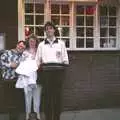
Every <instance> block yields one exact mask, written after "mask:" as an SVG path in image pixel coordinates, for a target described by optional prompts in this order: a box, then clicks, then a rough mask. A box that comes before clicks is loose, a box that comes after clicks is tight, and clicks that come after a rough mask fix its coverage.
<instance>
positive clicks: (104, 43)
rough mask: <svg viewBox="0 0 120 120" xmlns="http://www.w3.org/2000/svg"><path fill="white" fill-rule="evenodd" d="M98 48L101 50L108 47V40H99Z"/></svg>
mask: <svg viewBox="0 0 120 120" xmlns="http://www.w3.org/2000/svg"><path fill="white" fill-rule="evenodd" d="M100 47H102V48H107V47H108V39H107V38H100Z"/></svg>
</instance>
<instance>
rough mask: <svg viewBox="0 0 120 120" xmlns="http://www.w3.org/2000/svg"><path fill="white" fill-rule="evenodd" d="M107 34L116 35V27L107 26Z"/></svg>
mask: <svg viewBox="0 0 120 120" xmlns="http://www.w3.org/2000/svg"><path fill="white" fill-rule="evenodd" d="M109 36H116V28H109Z"/></svg>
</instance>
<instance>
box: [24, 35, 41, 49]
mask: <svg viewBox="0 0 120 120" xmlns="http://www.w3.org/2000/svg"><path fill="white" fill-rule="evenodd" d="M30 39H33V40H36V48H37V47H38V44H39V42H38V38H37V36H36V35H34V34H31V35H29V36H28V38H27V39H26V49H28V48H30V46H29V40H30Z"/></svg>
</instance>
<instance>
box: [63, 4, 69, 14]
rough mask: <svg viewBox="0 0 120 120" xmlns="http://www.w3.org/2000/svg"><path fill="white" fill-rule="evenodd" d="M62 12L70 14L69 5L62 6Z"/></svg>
mask: <svg viewBox="0 0 120 120" xmlns="http://www.w3.org/2000/svg"><path fill="white" fill-rule="evenodd" d="M61 13H62V14H69V5H62V6H61Z"/></svg>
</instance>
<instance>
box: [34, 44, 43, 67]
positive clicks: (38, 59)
mask: <svg viewBox="0 0 120 120" xmlns="http://www.w3.org/2000/svg"><path fill="white" fill-rule="evenodd" d="M35 60H36V63H37V66H40V64H41V63H42V45H41V44H39V45H38V48H37V52H36V56H35Z"/></svg>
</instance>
